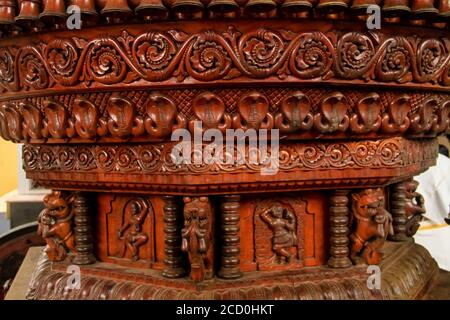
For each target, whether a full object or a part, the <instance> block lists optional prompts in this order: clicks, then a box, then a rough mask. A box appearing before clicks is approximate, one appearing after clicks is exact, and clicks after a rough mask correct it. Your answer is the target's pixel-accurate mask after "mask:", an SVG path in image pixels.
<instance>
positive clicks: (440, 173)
mask: <svg viewBox="0 0 450 320" xmlns="http://www.w3.org/2000/svg"><path fill="white" fill-rule="evenodd" d="M414 179H415V180H417V181H418V182H419V186H418V187H417V192H419V193H420V194H422V196H423V197H424V199H425V209H426V213H425V214H424V216H425V218H426V221H423V222H422V223H421V227H420V228H419V230H418V231H417V233H416V235H415V236H414V240H415V241H416V243H418V244H420V245H422V246H424V247H425V248H426V249H427V250H428V252H430V254H431V256H432V257H433V258H434V259H435V260H436V262H437V263H438V265H439V268H441V269H444V270H447V271H450V226H448V225H447V224H446V223H445V221H444V218H446V217H447V216H448V213H449V209H450V208H449V207H450V159H449V158H447V157H446V156H444V155H441V154H439V156H438V158H437V162H436V165H435V166H433V167H431V168H429V169H428V170H427V171H425V172H424V173H422V174H420V175H419V176H417V177H415V178H414Z"/></svg>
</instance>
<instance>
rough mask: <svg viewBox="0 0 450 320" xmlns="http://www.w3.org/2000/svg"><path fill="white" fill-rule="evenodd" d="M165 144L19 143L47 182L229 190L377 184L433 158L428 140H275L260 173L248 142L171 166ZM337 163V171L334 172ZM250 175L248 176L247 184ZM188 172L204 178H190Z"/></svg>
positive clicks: (36, 176)
mask: <svg viewBox="0 0 450 320" xmlns="http://www.w3.org/2000/svg"><path fill="white" fill-rule="evenodd" d="M173 146H174V143H162V144H131V145H114V144H112V145H97V146H95V145H73V146H72V145H25V146H24V149H23V156H24V168H25V170H26V171H27V177H28V178H31V179H33V180H36V181H37V182H38V183H40V184H42V185H46V186H47V185H48V186H52V187H53V188H63V189H66V188H70V189H72V188H86V189H91V190H101V189H102V188H104V187H108V188H110V189H111V190H117V191H119V192H120V190H128V191H130V190H137V191H147V192H156V193H158V192H169V193H171V194H172V193H175V194H178V193H182V192H188V193H190V192H200V193H222V192H231V193H232V192H233V191H237V190H238V189H239V190H240V191H244V190H247V191H250V192H257V191H259V192H263V191H276V190H281V189H283V190H300V189H308V188H312V187H315V188H327V187H328V188H329V187H334V186H338V185H339V186H343V185H356V184H358V183H359V184H360V185H385V184H386V183H388V182H391V183H392V182H394V181H396V180H398V179H401V178H407V177H409V176H412V175H415V174H418V173H420V172H421V171H422V170H424V169H425V168H427V167H428V166H430V165H433V164H434V162H435V158H436V155H437V152H436V150H437V141H436V139H432V140H429V139H427V140H423V141H422V140H408V139H404V138H398V137H397V138H388V139H381V140H374V141H371V140H363V141H356V142H330V143H282V144H281V146H280V151H279V168H278V172H277V173H276V175H264V174H262V172H263V171H264V170H268V164H262V163H252V162H251V161H249V160H250V159H249V157H248V147H247V148H246V150H245V157H243V159H245V162H244V163H242V164H238V163H235V164H220V163H213V164H205V163H203V164H194V163H193V164H175V163H174V162H173V158H172V157H171V156H170V155H171V151H172V148H173ZM268 150H269V152H270V148H268ZM236 151H237V150H236ZM344 169H345V170H346V171H345V172H346V175H345V177H343V176H342V172H341V170H344ZM250 175H252V176H254V178H252V181H254V182H251V183H248V182H247V181H248V179H249V176H250ZM193 176H197V177H199V176H202V177H204V179H203V178H202V179H197V180H194V179H192V177H193ZM226 177H229V179H230V180H229V181H233V185H231V184H230V183H227V182H226V181H228V180H227V178H226ZM187 179H188V180H189V181H190V182H189V185H186V181H187ZM245 179H247V180H245ZM118 181H120V182H118ZM203 181H208V183H207V184H205V183H204V182H203Z"/></svg>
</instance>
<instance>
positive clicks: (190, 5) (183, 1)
mask: <svg viewBox="0 0 450 320" xmlns="http://www.w3.org/2000/svg"><path fill="white" fill-rule="evenodd" d="M171 6H172V10H173V11H174V12H175V13H180V14H191V15H192V14H196V13H199V12H203V10H204V9H205V6H204V5H203V3H202V2H201V1H200V0H173V1H171Z"/></svg>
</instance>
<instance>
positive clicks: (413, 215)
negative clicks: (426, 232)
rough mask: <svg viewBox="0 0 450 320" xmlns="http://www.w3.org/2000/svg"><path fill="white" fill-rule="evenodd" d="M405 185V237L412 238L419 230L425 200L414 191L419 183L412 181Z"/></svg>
mask: <svg viewBox="0 0 450 320" xmlns="http://www.w3.org/2000/svg"><path fill="white" fill-rule="evenodd" d="M404 184H405V215H406V218H407V219H408V221H407V222H406V235H407V236H409V237H412V236H413V235H414V234H416V232H417V230H418V229H419V226H420V224H419V222H420V220H421V219H422V215H423V214H424V213H425V200H424V198H423V196H422V195H421V194H420V193H418V192H417V191H416V189H417V186H418V185H419V183H418V182H417V181H414V180H409V181H406V182H404Z"/></svg>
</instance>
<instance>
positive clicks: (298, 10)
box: [281, 0, 316, 18]
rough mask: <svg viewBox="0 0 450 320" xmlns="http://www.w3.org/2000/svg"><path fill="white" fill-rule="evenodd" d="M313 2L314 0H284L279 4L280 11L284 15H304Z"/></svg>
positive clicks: (310, 8) (309, 9)
mask: <svg viewBox="0 0 450 320" xmlns="http://www.w3.org/2000/svg"><path fill="white" fill-rule="evenodd" d="M315 2H316V1H315V0H285V1H284V2H283V3H282V4H281V12H282V13H283V15H284V16H286V17H296V18H298V17H306V16H307V14H308V12H309V11H311V10H312V8H313V6H314V3H315ZM302 13H303V14H302Z"/></svg>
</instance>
